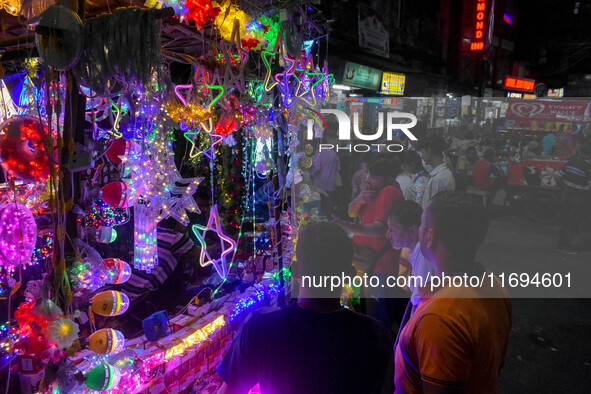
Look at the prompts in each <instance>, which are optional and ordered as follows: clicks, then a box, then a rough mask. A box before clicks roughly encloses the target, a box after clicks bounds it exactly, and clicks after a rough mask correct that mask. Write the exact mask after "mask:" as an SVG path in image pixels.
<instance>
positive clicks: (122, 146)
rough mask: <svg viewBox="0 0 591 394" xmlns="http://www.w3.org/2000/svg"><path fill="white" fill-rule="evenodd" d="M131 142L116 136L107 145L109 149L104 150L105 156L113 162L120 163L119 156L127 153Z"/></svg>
mask: <svg viewBox="0 0 591 394" xmlns="http://www.w3.org/2000/svg"><path fill="white" fill-rule="evenodd" d="M131 144H132V142H131V141H127V140H126V139H125V138H118V139H116V140H115V141H113V143H112V144H111V146H109V149H107V151H106V152H105V156H107V157H108V158H109V160H111V161H112V162H113V163H115V164H121V162H122V160H121V156H125V155H127V153H128V152H129V149H130V147H131Z"/></svg>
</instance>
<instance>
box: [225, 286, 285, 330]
mask: <svg viewBox="0 0 591 394" xmlns="http://www.w3.org/2000/svg"><path fill="white" fill-rule="evenodd" d="M279 291H280V287H279V284H278V283H271V284H270V285H269V286H266V287H263V288H261V289H257V290H255V292H254V294H252V295H251V296H249V297H246V298H243V299H241V300H240V301H238V302H237V303H236V304H235V305H234V308H233V309H232V312H230V315H229V321H230V322H235V321H237V320H239V319H242V318H244V317H246V315H247V314H248V313H249V312H250V311H252V310H253V309H255V308H259V307H261V306H262V304H263V302H264V301H267V302H268V300H269V299H270V297H271V296H273V295H275V294H277V293H278V292H279Z"/></svg>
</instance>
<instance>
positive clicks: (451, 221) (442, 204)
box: [427, 191, 490, 260]
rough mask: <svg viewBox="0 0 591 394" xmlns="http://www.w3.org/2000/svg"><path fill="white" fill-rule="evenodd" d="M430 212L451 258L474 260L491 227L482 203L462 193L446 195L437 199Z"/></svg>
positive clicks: (430, 205)
mask: <svg viewBox="0 0 591 394" xmlns="http://www.w3.org/2000/svg"><path fill="white" fill-rule="evenodd" d="M427 209H428V212H429V214H428V217H429V220H430V222H431V225H432V226H433V231H434V232H436V237H437V238H438V239H439V240H440V241H441V242H442V243H443V245H444V246H445V247H446V249H447V251H448V252H449V253H450V255H451V256H452V257H453V258H456V259H463V260H467V259H474V257H475V256H476V252H477V251H478V248H479V247H480V245H481V244H482V242H483V241H484V238H485V237H486V233H487V231H488V226H489V224H490V219H489V216H488V214H487V212H486V210H485V208H484V207H483V206H482V205H481V204H480V202H479V201H478V200H477V199H475V198H474V197H473V196H471V195H468V194H465V193H462V192H458V191H444V192H440V193H437V194H436V195H435V196H433V198H432V200H431V201H430V202H429V206H428V208H427Z"/></svg>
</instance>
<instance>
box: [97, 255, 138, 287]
mask: <svg viewBox="0 0 591 394" xmlns="http://www.w3.org/2000/svg"><path fill="white" fill-rule="evenodd" d="M102 266H103V268H104V270H105V271H106V279H105V283H108V284H112V285H118V284H121V283H125V282H127V281H128V280H129V278H130V277H131V267H130V266H129V264H127V263H126V262H125V261H123V260H121V259H116V258H109V259H104V260H103V264H102Z"/></svg>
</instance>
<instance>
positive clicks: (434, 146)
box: [417, 134, 445, 156]
mask: <svg viewBox="0 0 591 394" xmlns="http://www.w3.org/2000/svg"><path fill="white" fill-rule="evenodd" d="M420 149H429V150H430V151H431V154H433V155H439V156H441V155H443V150H444V149H445V141H444V140H443V137H440V136H438V135H435V134H431V135H429V136H427V137H425V138H424V139H423V140H421V141H420V142H419V146H418V147H417V150H420Z"/></svg>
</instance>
